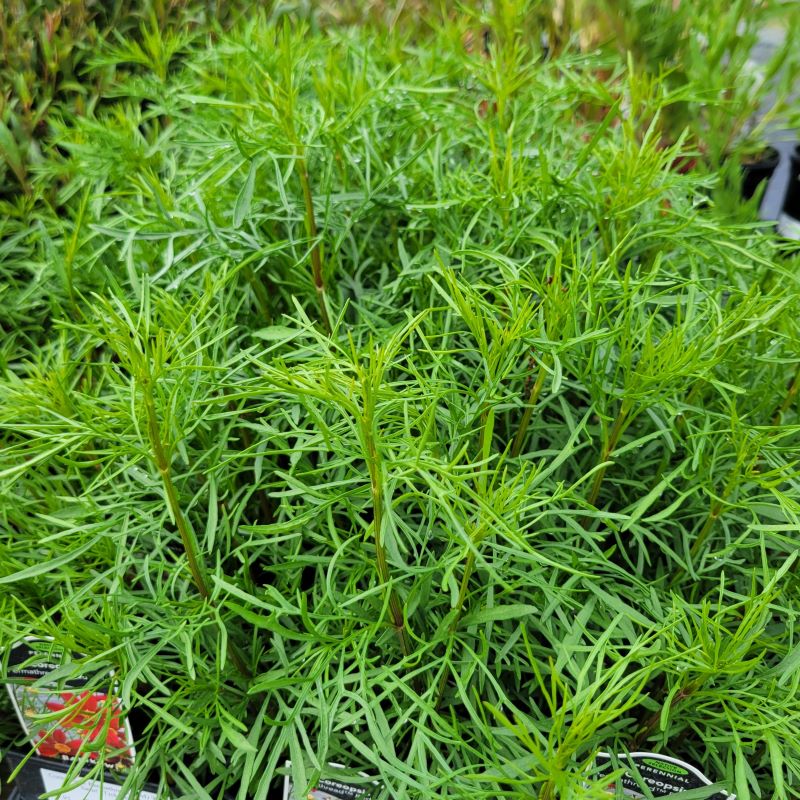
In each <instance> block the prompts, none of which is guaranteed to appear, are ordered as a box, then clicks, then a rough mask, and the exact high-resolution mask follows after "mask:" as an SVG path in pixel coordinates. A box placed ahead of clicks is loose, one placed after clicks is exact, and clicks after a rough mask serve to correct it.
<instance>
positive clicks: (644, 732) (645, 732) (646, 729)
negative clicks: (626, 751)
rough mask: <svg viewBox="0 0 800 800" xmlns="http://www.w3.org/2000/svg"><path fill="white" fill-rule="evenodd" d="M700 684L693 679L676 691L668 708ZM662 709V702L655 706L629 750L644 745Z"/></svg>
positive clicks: (658, 719) (674, 705) (691, 693)
mask: <svg viewBox="0 0 800 800" xmlns="http://www.w3.org/2000/svg"><path fill="white" fill-rule="evenodd" d="M701 686H702V683H701V682H699V681H693V682H691V683H689V684H688V685H687V686H685V687H684V688H683V689H681V690H680V691H678V692H676V693H675V695H674V696H673V698H672V700H670V704H669V707H670V709H674V708H675V707H676V706H678V705H680V704H681V703H682V702H683V701H684V700H686V698H688V697H691V696H692V695H693V694H694V693H695V692H696V691H697V690H698V689H699V688H700V687H701ZM663 711H664V704H662V705H661V707H660V708H657V709H656V710H655V711H654V712H653V713H652V714H651V715H650V716H649V717H648V718H647V719H646V720H645V721H644V723H643V724H642V726H641V728H639V732H638V733H637V734H636V736H635V737H634V739H633V742H632V745H631V750H638V749H639V748H640V747H642V746H643V745H644V743H645V742H646V741H647V739H648V737H649V736H650V734H651V733H652V732H653V731H654V730H655V729H656V726H657V725H658V723H659V722H660V720H661V714H662V713H663Z"/></svg>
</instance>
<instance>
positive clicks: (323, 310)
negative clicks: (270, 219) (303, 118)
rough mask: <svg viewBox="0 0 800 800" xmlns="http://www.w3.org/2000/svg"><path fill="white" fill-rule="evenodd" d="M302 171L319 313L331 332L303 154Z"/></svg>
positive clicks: (309, 183) (301, 181)
mask: <svg viewBox="0 0 800 800" xmlns="http://www.w3.org/2000/svg"><path fill="white" fill-rule="evenodd" d="M298 168H299V171H300V185H301V186H302V188H303V201H304V202H305V206H306V233H307V234H308V238H309V239H310V240H311V242H312V244H311V275H312V278H313V280H314V289H315V290H316V292H317V300H318V301H319V315H320V319H321V320H322V325H323V327H324V328H325V330H326V332H327V333H331V331H332V330H333V328H332V327H331V320H330V317H329V316H328V306H327V304H326V302H325V277H324V275H323V273H322V247H321V244H320V241H319V238H318V236H317V218H316V216H315V215H314V196H313V195H312V193H311V182H310V181H309V179H308V165H307V164H306V159H305V157H304V156H301V157H300V159H299V161H298Z"/></svg>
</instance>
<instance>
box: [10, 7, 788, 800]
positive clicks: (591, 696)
mask: <svg viewBox="0 0 800 800" xmlns="http://www.w3.org/2000/svg"><path fill="white" fill-rule="evenodd" d="M646 5H647V4H644V3H638V4H637V6H640V7H642V8H644V7H645V6H646ZM714 8H715V4H714V3H708V4H704V5H703V9H705V12H704V13H707V14H711V13H713V12H714ZM703 9H700V11H703ZM302 11H303V9H299V10H297V9H295V10H294V11H293V12H291V13H290V10H289V9H287V8H283V9H281V8H276V9H274V10H267V11H262V12H260V13H257V14H255V13H254V14H249V15H247V16H246V18H243V19H241V20H239V21H238V22H237V23H236V24H234V25H233V26H232V27H231V28H230V30H228V31H227V32H226V31H224V30H223V29H222V27H221V26H217V25H214V26H212V28H211V29H210V31H206V30H205V29H202V28H201V29H200V30H196V31H194V30H193V31H191V32H190V33H186V31H185V30H183V29H179V28H178V27H176V26H169V25H166V26H164V25H160V24H158V21H157V17H156V18H155V22H154V21H153V20H152V19H148V20H144V21H143V22H142V26H141V27H139V24H138V21H137V25H136V26H132V27H135V29H136V32H135V33H132V32H130V31H126V30H123V31H122V32H119V34H118V35H114V36H110V37H109V38H108V40H107V41H104V42H103V43H98V44H97V45H96V46H92V47H91V48H89V51H90V52H88V53H87V54H85V58H84V59H83V61H82V62H81V63H82V64H83V65H84V67H83V68H84V70H85V72H84V80H83V83H82V85H83V86H99V85H100V83H98V82H100V81H104V80H105V77H104V76H107V75H110V74H113V75H114V76H115V77H114V81H113V85H112V84H103V86H104V87H105V88H104V89H102V90H98V91H99V92H100V93H101V94H102V101H100V99H99V97H98V102H96V103H94V104H93V105H91V106H87V107H86V108H84V109H82V110H81V111H80V112H78V111H77V110H76V109H75V108H74V107H73V106H71V105H70V103H62V104H60V105H59V106H58V108H57V110H56V111H54V112H53V113H52V114H51V116H50V127H49V129H48V132H47V133H46V135H44V136H43V138H42V140H41V143H40V147H41V158H40V159H39V160H38V162H37V164H36V167H35V169H33V170H30V171H28V168H27V167H26V171H25V174H24V176H23V177H24V181H21V183H22V184H23V186H24V190H23V191H21V192H19V193H17V194H16V195H15V196H14V197H13V198H11V199H9V200H8V201H6V202H5V203H4V206H3V208H4V211H5V212H6V213H5V215H4V216H3V219H2V221H1V222H0V230H1V231H2V234H1V235H2V243H1V244H0V248H1V250H0V252H2V260H0V274H2V278H3V280H2V284H0V285H1V286H2V288H0V327H2V330H3V333H4V336H3V338H2V342H1V343H0V443H2V448H1V449H0V645H1V646H3V647H5V646H7V645H8V644H9V643H11V642H13V641H15V640H17V639H19V638H20V637H22V636H24V635H28V634H35V635H51V636H54V637H55V638H56V639H57V641H59V642H60V643H62V644H63V645H65V646H66V647H67V648H68V649H70V650H72V651H74V652H76V653H82V654H85V658H84V659H79V660H78V662H77V663H76V665H75V669H76V670H79V669H81V668H82V667H85V666H86V664H91V665H93V666H94V667H98V666H99V667H103V668H104V669H105V668H113V669H114V670H115V671H116V674H117V676H118V678H119V682H120V692H121V694H122V697H123V699H124V701H125V704H126V706H127V707H129V708H131V709H134V716H133V723H134V729H135V733H136V734H137V736H138V740H137V763H138V765H139V769H137V770H136V774H134V775H132V776H131V777H130V778H129V786H134V785H135V784H137V783H141V782H143V781H144V780H146V779H153V780H156V781H160V782H161V785H162V788H163V790H164V792H165V795H166V793H167V792H168V793H169V796H171V797H173V798H179V797H186V798H189V797H192V798H198V797H200V798H203V797H214V798H217V797H222V796H223V795H224V794H225V793H226V792H228V793H229V796H234V797H238V798H240V800H245V798H250V797H253V798H264V797H266V796H267V794H268V792H269V789H270V785H271V782H272V781H273V779H274V778H275V777H276V776H278V775H279V773H280V771H281V770H282V768H283V764H284V761H285V760H286V759H287V758H289V759H291V761H292V767H291V772H292V778H293V781H294V783H295V785H296V786H299V787H303V788H305V787H306V786H308V785H310V783H312V782H313V781H315V780H316V779H317V778H318V777H319V775H320V773H321V772H324V771H325V769H326V765H327V764H328V763H329V762H339V763H343V764H345V765H347V766H348V767H349V768H351V769H353V770H363V771H365V772H366V773H368V774H370V775H372V776H375V777H376V778H379V779H380V780H381V781H382V782H383V783H384V784H385V785H386V787H387V789H386V796H387V797H389V796H391V797H398V798H406V797H408V798H434V797H440V796H446V797H452V798H495V797H499V796H500V797H506V798H527V797H541V798H556V797H559V798H573V797H580V798H584V797H585V798H599V797H602V796H604V788H605V784H606V783H607V781H604V780H599V779H598V778H597V776H596V774H595V773H594V767H593V764H594V755H595V754H596V752H597V751H598V750H601V749H602V750H608V751H613V752H622V751H623V750H624V749H626V748H628V749H634V748H639V749H653V750H657V751H659V752H662V753H667V754H672V755H675V756H678V757H682V758H685V759H687V760H689V761H691V762H693V763H695V764H696V765H697V766H698V767H700V768H701V769H703V770H704V771H705V772H707V773H708V774H709V776H710V777H712V778H713V779H715V780H719V781H722V782H723V784H724V785H725V786H726V787H727V788H728V789H729V790H730V791H732V792H735V793H736V794H737V796H739V797H740V798H748V797H774V798H776V799H777V800H782V799H783V798H790V797H797V796H798V795H800V744H798V742H800V736H798V732H799V730H798V728H800V692H799V691H798V690H799V689H800V685H799V684H800V657H798V652H800V651H798V640H797V633H796V630H797V625H796V623H797V615H798V608H800V606H799V605H798V602H799V601H800V597H799V596H798V581H797V567H796V564H797V560H796V559H797V549H798V548H797V537H798V532H799V531H800V504H798V486H799V484H798V471H797V455H796V454H797V450H798V433H800V420H798V408H797V387H798V375H799V374H800V373H798V371H797V363H798V341H800V338H799V337H798V333H800V331H798V323H797V320H798V318H800V316H799V315H798V312H799V311H800V309H799V308H798V277H797V269H796V266H797V265H796V263H794V262H793V261H792V259H791V257H790V256H787V254H786V252H785V250H784V249H783V248H782V247H781V243H780V241H779V240H778V239H777V237H775V235H774V234H773V233H771V232H770V231H769V229H767V228H766V227H765V226H763V225H760V224H758V223H755V222H753V221H752V219H751V218H749V217H748V216H747V213H748V209H747V208H745V209H744V211H742V210H741V209H739V210H738V212H737V219H741V220H744V221H733V220H731V219H730V218H728V217H727V216H726V215H725V214H723V213H722V210H721V209H719V208H717V207H715V205H714V202H713V201H711V202H710V201H709V199H708V197H709V195H708V193H709V186H710V185H711V184H712V183H713V180H714V178H715V176H714V175H713V173H712V174H711V177H709V173H708V172H707V171H705V170H694V171H693V170H689V169H684V168H682V167H683V166H685V165H686V164H687V163H688V162H689V161H690V159H692V158H695V157H696V156H697V155H698V150H697V138H696V137H695V136H693V135H692V133H691V131H690V132H688V133H683V132H681V133H680V134H678V135H675V136H674V137H672V138H671V139H670V140H669V141H667V142H665V141H664V138H663V133H664V129H663V127H662V124H661V120H663V119H664V118H665V116H667V115H669V113H670V110H671V109H672V108H673V107H675V106H676V105H678V104H683V105H682V106H681V107H682V108H684V109H687V108H688V109H691V108H695V107H696V105H695V104H700V103H703V102H705V103H707V104H708V105H707V107H708V109H709V111H708V113H709V115H712V114H716V113H720V114H721V113H722V110H723V109H724V107H725V103H724V100H719V101H718V102H717V103H715V102H714V101H709V100H707V99H705V94H704V92H705V91H706V89H707V86H705V85H704V84H703V82H702V80H701V79H699V78H697V79H695V78H693V77H691V75H690V76H689V77H687V78H686V80H685V81H684V82H683V83H682V84H681V85H675V84H673V83H672V82H671V81H670V80H669V79H668V78H667V77H665V76H662V75H659V74H658V73H657V72H656V71H653V70H650V69H649V68H648V67H645V66H643V65H642V61H641V60H640V59H639V58H638V57H637V56H635V55H631V57H630V58H626V59H625V60H621V59H620V58H618V57H617V56H616V55H614V54H613V53H612V52H611V51H610V50H609V51H608V52H605V53H595V52H590V53H584V52H581V49H580V47H579V44H580V41H579V37H578V38H577V39H572V40H570V39H568V38H567V39H564V40H563V41H560V44H559V46H558V47H557V48H555V49H553V51H552V53H551V56H552V57H551V58H544V55H543V52H542V46H541V43H542V37H543V36H545V37H548V36H550V35H556V34H559V35H563V34H564V27H563V25H562V27H561V28H560V29H559V30H556V27H557V26H556V25H555V23H554V22H553V17H552V15H551V14H550V9H549V8H548V7H547V6H546V5H545V4H542V3H532V2H531V3H525V2H516V3H515V2H512V1H511V0H506V1H505V2H502V3H497V4H495V5H494V6H493V7H492V8H491V10H490V11H478V10H474V11H472V12H470V11H468V10H467V9H462V10H461V13H459V14H455V13H451V11H450V10H449V9H448V8H447V7H446V5H444V7H443V8H442V9H439V8H437V9H436V10H435V11H434V10H431V9H430V8H429V9H428V11H427V13H422V11H421V10H420V8H419V7H418V6H415V5H414V4H409V7H408V9H406V10H405V11H403V10H402V9H401V8H400V6H399V5H398V6H396V7H395V6H392V7H389V6H386V7H380V6H379V4H371V5H370V6H369V8H368V9H367V12H368V13H365V14H364V17H366V18H367V24H364V25H362V26H358V27H355V26H344V25H341V26H337V25H322V24H321V23H320V20H324V19H327V20H331V19H336V17H335V15H334V14H333V12H332V11H330V9H327V8H326V7H319V8H317V9H312V10H311V12H309V13H305V14H303V13H300V12H302ZM339 11H340V13H341V15H342V17H341V21H343V22H345V21H346V22H351V21H352V19H351V18H350V17H349V16H348V15H349V13H350V11H349V10H348V8H346V7H345V6H344V5H342V7H341V9H339ZM640 11H641V9H640ZM662 11H663V9H662ZM312 12H313V13H312ZM395 12H396V13H395ZM326 15H327V16H326ZM415 15H416V18H415ZM370 20H371V21H370ZM376 20H377V21H376ZM562 22H563V21H562ZM703 24H710V17H704V18H703ZM484 27H485V29H486V30H487V31H488V34H487V36H486V40H487V43H488V45H487V47H486V48H485V51H484V48H483V46H482V45H481V46H479V47H476V46H475V44H474V43H475V41H482V33H481V32H482V31H483V29H484ZM553 41H554V42H555V41H556V40H555V39H554V40H553ZM659 58H661V56H659ZM687 74H688V73H687ZM605 76H610V77H609V78H608V79H606V77H605ZM709 118H710V117H709ZM0 135H1V134H0ZM12 170H13V167H12ZM750 210H752V209H750ZM3 736H4V740H3V744H10V743H11V742H12V741H14V740H15V737H16V742H17V744H18V745H19V738H18V735H17V733H16V732H15V731H14V729H13V726H7V727H4V728H3Z"/></svg>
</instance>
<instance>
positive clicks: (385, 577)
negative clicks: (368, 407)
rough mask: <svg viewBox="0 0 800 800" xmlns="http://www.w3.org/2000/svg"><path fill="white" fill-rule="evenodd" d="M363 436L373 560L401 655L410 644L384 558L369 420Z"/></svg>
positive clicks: (375, 457)
mask: <svg viewBox="0 0 800 800" xmlns="http://www.w3.org/2000/svg"><path fill="white" fill-rule="evenodd" d="M364 429H365V430H364V438H365V441H366V445H367V466H368V469H369V478H370V490H371V493H372V524H373V527H374V529H375V561H376V568H377V571H378V577H379V579H380V581H381V583H382V584H383V585H384V586H387V587H388V589H387V591H388V592H389V613H390V615H391V617H392V625H393V626H394V629H395V631H396V632H397V638H398V640H399V641H400V649H401V650H402V651H403V656H408V655H409V654H410V653H411V645H410V642H409V640H408V633H407V631H406V627H405V615H404V613H403V607H402V604H401V603H400V598H399V597H398V596H397V592H395V590H394V588H393V587H392V585H391V573H390V570H389V561H388V560H387V558H386V549H385V548H384V546H383V541H382V540H381V536H382V533H383V490H382V486H381V468H380V455H379V454H378V448H377V447H376V445H375V437H374V435H373V433H372V430H371V422H368V421H366V420H365V421H364Z"/></svg>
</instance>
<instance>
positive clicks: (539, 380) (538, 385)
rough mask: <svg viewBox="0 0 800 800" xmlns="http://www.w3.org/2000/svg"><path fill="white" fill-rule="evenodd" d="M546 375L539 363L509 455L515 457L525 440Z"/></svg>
mask: <svg viewBox="0 0 800 800" xmlns="http://www.w3.org/2000/svg"><path fill="white" fill-rule="evenodd" d="M546 377H547V372H546V371H545V369H544V367H543V366H542V364H541V363H540V364H539V374H538V375H537V376H536V381H535V383H534V384H533V386H531V391H530V395H529V396H528V402H527V404H526V406H525V411H524V413H523V414H522V419H521V420H520V423H519V427H518V428H517V435H516V436H515V437H514V444H513V445H512V446H511V455H512V456H513V457H514V458H516V457H517V456H518V455H519V454H520V452H521V451H522V443H523V442H524V441H525V434H526V433H527V432H528V426H529V425H530V423H531V417H532V416H533V408H534V406H535V405H536V401H537V400H538V399H539V395H540V394H541V393H542V387H543V386H544V381H545V378H546Z"/></svg>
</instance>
